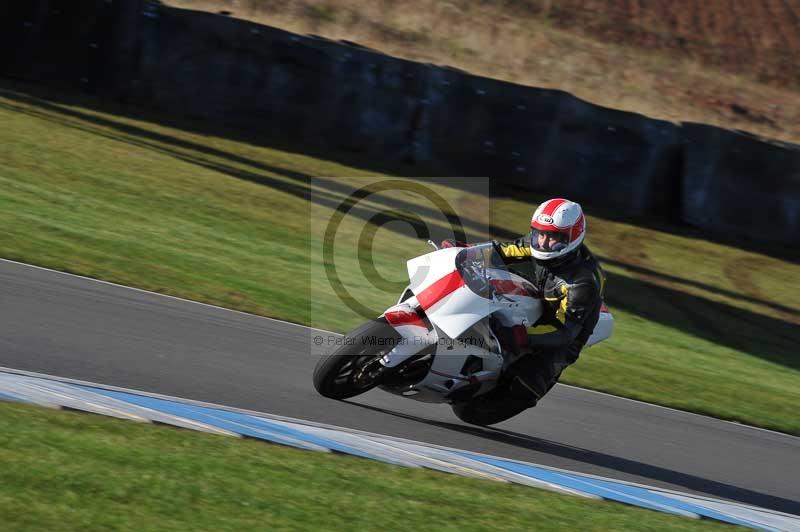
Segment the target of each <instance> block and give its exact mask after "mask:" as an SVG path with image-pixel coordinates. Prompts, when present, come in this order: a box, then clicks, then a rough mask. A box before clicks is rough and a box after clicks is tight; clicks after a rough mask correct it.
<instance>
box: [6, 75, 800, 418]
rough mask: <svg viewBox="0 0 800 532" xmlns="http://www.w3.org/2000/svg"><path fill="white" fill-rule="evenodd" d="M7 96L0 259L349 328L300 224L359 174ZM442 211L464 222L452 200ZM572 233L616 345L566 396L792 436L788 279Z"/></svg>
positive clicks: (380, 304)
mask: <svg viewBox="0 0 800 532" xmlns="http://www.w3.org/2000/svg"><path fill="white" fill-rule="evenodd" d="M6 86H7V87H11V88H12V89H14V90H6V89H0V121H1V122H2V123H3V124H5V126H6V127H4V128H2V129H0V165H2V167H1V168H2V169H1V170H0V224H2V227H3V228H4V231H3V232H2V233H0V256H2V257H5V258H9V259H14V260H19V261H23V262H29V263H33V264H38V265H42V266H46V267H50V268H55V269H59V270H64V271H70V272H74V273H78V274H82V275H87V276H90V277H96V278H102V279H106V280H110V281H114V282H118V283H122V284H128V285H132V286H136V287H140V288H144V289H148V290H155V291H158V292H162V293H167V294H172V295H177V296H181V297H186V298H189V299H194V300H198V301H203V302H208V303H214V304H218V305H222V306H226V307H230V308H234V309H239V310H243V311H248V312H252V313H256V314H261V315H266V316H272V317H277V318H282V319H286V320H290V321H294V322H297V323H303V324H312V325H314V326H316V327H320V328H326V329H333V330H338V331H346V330H349V329H351V328H352V327H354V326H355V325H357V324H358V323H360V322H361V321H363V319H362V318H361V317H359V316H358V315H356V314H355V313H353V312H349V311H348V310H347V309H346V308H344V306H343V305H342V304H341V302H340V301H339V299H338V298H337V297H336V295H335V294H334V293H333V291H332V290H331V288H330V286H329V285H328V284H327V283H326V282H325V280H324V279H323V278H322V277H321V276H319V275H316V274H315V272H317V271H319V268H320V265H321V262H322V260H321V255H320V254H319V253H316V252H315V251H314V250H313V241H312V238H311V230H310V228H311V223H312V220H311V217H312V216H311V213H312V206H313V209H314V213H315V215H314V216H315V217H314V221H315V223H318V222H319V218H318V216H322V217H323V218H325V217H330V216H331V215H332V213H333V210H334V208H335V207H336V205H338V203H339V202H340V201H341V200H342V199H343V192H342V190H343V189H342V187H343V186H345V185H351V186H354V185H355V184H357V183H358V182H359V179H360V178H361V179H363V178H365V177H367V176H370V175H374V173H368V172H365V171H363V170H359V169H358V168H355V167H346V166H343V165H341V164H336V163H332V162H329V161H326V160H324V159H322V158H313V157H310V156H306V155H298V154H294V153H290V152H286V151H280V150H278V149H274V148H268V147H259V146H254V145H251V144H247V143H243V142H238V141H235V140H230V139H226V138H222V137H220V136H211V135H208V134H205V133H198V132H197V131H198V130H199V128H198V127H196V126H197V124H195V123H192V122H189V121H186V122H181V123H180V127H173V126H174V124H173V126H165V125H160V124H159V123H157V121H158V120H160V118H158V117H155V116H150V115H147V114H138V115H137V114H136V112H134V111H133V110H131V109H129V108H124V107H114V106H105V107H103V106H101V105H100V104H99V103H98V102H95V101H93V100H91V99H88V98H84V97H79V96H74V97H73V96H64V95H60V97H62V103H54V102H53V101H48V100H46V99H42V98H38V97H35V96H31V95H26V94H24V93H23V92H21V91H22V90H27V91H34V92H37V91H38V92H40V93H42V90H41V89H36V88H34V87H30V86H24V85H10V84H9V83H6ZM51 94H52V93H51ZM70 98H73V100H72V101H71V102H70V101H69V100H70ZM103 105H105V104H103ZM98 106H99V107H98ZM124 115H136V116H138V118H131V117H125V116H124ZM311 176H351V177H348V178H344V177H341V178H335V179H334V178H330V177H320V178H314V179H312V178H311ZM441 194H442V195H443V196H445V198H446V199H447V200H448V201H449V202H450V203H451V204H453V205H456V206H460V208H461V209H462V211H463V212H464V213H466V215H468V216H473V217H477V215H475V213H472V214H470V211H469V207H470V206H471V205H473V204H474V202H475V201H476V197H475V196H474V195H473V194H472V193H470V192H469V191H465V190H462V189H459V188H447V187H443V188H442V189H441ZM370 201H372V202H374V203H375V204H376V205H378V206H379V207H380V206H381V205H382V202H385V201H387V200H385V199H382V198H381V197H374V198H372V199H371V200H370ZM532 207H533V205H532V200H530V199H525V200H517V199H510V198H499V199H494V200H493V201H492V202H491V212H490V213H489V214H490V216H489V218H490V221H491V224H492V226H493V232H494V235H495V236H498V235H500V236H502V235H509V234H514V233H515V232H519V233H522V232H524V231H525V230H526V229H525V225H526V221H527V219H528V217H529V216H530V212H531V209H532ZM588 212H589V213H593V210H592V208H591V206H588ZM423 218H424V220H425V221H426V222H430V223H431V224H436V223H437V222H436V221H435V220H433V219H431V218H430V217H426V216H423ZM475 221H476V222H481V221H482V222H484V223H487V225H488V222H489V220H475ZM363 225H364V223H363V222H362V221H361V220H358V219H349V218H348V219H347V220H346V221H345V222H344V223H343V224H342V229H341V234H342V235H343V236H345V237H346V236H347V235H352V236H353V238H352V240H353V241H355V240H356V239H355V235H357V234H358V231H359V230H360V229H362V228H363ZM475 225H476V227H479V226H480V223H476V224H475ZM589 228H590V229H589V230H590V236H589V244H590V246H591V247H592V249H594V250H595V251H596V252H598V254H599V255H600V256H601V258H602V259H603V261H604V264H605V265H606V266H607V268H608V271H609V283H608V301H609V303H610V305H611V306H612V309H613V310H614V312H615V317H616V319H617V329H616V331H615V334H614V336H613V337H612V339H611V340H609V341H608V342H606V343H604V344H601V345H599V346H597V347H593V348H591V349H589V350H586V351H585V352H584V354H583V355H582V356H581V360H580V361H579V363H578V364H576V365H575V366H573V367H571V368H570V369H569V370H568V371H567V372H566V373H565V375H564V381H565V382H568V383H572V384H577V385H580V386H585V387H589V388H593V389H597V390H603V391H607V392H610V393H614V394H618V395H623V396H628V397H634V398H638V399H642V400H645V401H650V402H654V403H658V404H664V405H668V406H672V407H676V408H682V409H687V410H692V411H695V412H701V413H707V414H711V415H714V416H717V417H720V418H724V419H731V420H736V421H741V422H744V423H748V424H752V425H757V426H761V427H766V428H771V429H775V430H780V431H783V432H788V433H792V434H800V419H798V417H797V416H796V415H795V413H794V408H793V405H795V404H797V403H798V401H800V359H798V357H797V353H796V346H797V345H798V341H800V333H799V332H798V331H800V328H799V327H798V325H799V324H800V303H799V302H800V286H798V283H796V281H795V280H796V279H798V278H800V266H799V265H798V264H797V263H794V262H791V261H785V260H780V259H777V258H774V257H772V256H768V255H763V254H759V253H755V252H751V251H747V250H745V249H739V248H734V247H730V246H726V245H722V244H718V243H713V242H708V241H704V240H701V239H699V238H697V237H694V236H690V235H687V234H685V230H684V229H682V228H677V227H663V228H661V229H653V228H645V227H640V226H637V225H635V224H632V223H623V222H619V221H612V220H609V219H605V218H602V217H598V216H590V218H589ZM490 236H492V235H490V234H488V233H483V232H481V230H480V229H476V230H475V231H473V233H472V234H471V235H470V237H471V238H472V239H473V240H480V239H488V238H490ZM371 249H372V250H373V251H374V257H375V260H376V267H377V269H378V270H379V271H381V272H386V273H387V275H390V276H391V277H393V278H394V279H402V278H403V276H404V269H405V260H406V259H407V258H409V257H411V256H416V255H419V254H421V253H423V252H425V251H426V250H427V247H426V245H425V244H422V243H421V242H420V241H419V240H417V239H415V238H412V237H411V236H410V235H408V234H402V233H398V232H396V231H391V230H389V229H387V228H382V229H378V230H377V232H376V235H375V242H374V245H373V246H372V247H371ZM359 251H363V250H361V249H354V251H353V252H352V253H349V254H344V255H343V256H339V257H337V268H338V269H339V271H340V272H342V275H343V279H344V282H345V283H348V284H349V288H350V289H351V290H352V291H353V292H354V293H356V294H358V295H359V297H361V298H364V299H366V300H369V301H372V302H373V303H374V304H375V305H376V308H385V307H388V306H389V305H391V304H392V303H393V301H394V300H395V298H396V293H387V292H382V291H380V290H378V289H376V288H374V287H372V286H370V285H368V284H365V283H360V282H359V280H361V279H363V276H362V275H361V274H360V273H359V272H360V269H361V265H360V263H359V261H358V260H357V259H358V252H359ZM312 303H313V306H314V309H313V312H312V309H311V306H312ZM309 378H310V376H309Z"/></svg>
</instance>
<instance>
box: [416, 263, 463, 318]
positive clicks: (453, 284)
mask: <svg viewBox="0 0 800 532" xmlns="http://www.w3.org/2000/svg"><path fill="white" fill-rule="evenodd" d="M462 286H464V279H462V278H461V275H460V274H459V273H458V272H457V271H453V272H450V273H448V274H447V275H445V276H444V277H442V278H441V279H439V280H438V281H436V282H435V283H433V284H432V285H430V286H429V287H428V288H426V289H425V290H423V291H422V292H420V293H419V294H417V301H419V305H420V306H421V307H422V308H423V309H424V310H428V309H429V308H431V307H432V306H433V305H435V304H436V303H437V302H438V301H439V300H441V299H443V298H445V297H447V296H448V295H450V294H451V293H453V292H455V291H456V290H458V289H459V288H461V287H462Z"/></svg>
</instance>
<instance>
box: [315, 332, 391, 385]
mask: <svg viewBox="0 0 800 532" xmlns="http://www.w3.org/2000/svg"><path fill="white" fill-rule="evenodd" d="M399 339H400V335H399V334H398V333H397V331H395V330H394V329H393V328H392V327H391V326H390V325H389V324H388V323H386V320H384V319H383V318H379V319H377V320H373V321H370V322H367V323H365V324H364V325H362V326H361V327H359V328H358V329H355V330H354V331H352V332H349V333H347V334H346V335H344V338H343V339H342V340H343V342H342V345H341V346H340V347H338V348H336V349H335V350H334V351H332V352H331V353H329V354H327V355H325V356H323V357H322V358H320V359H319V361H318V362H317V365H316V367H315V368H314V388H315V389H316V390H317V392H319V394H320V395H323V396H325V397H329V398H331V399H347V398H348V397H354V396H356V395H359V394H362V393H364V392H366V391H368V390H371V389H372V388H374V387H375V386H378V385H379V384H380V383H381V378H382V377H383V374H384V372H385V371H386V368H384V367H383V366H382V365H381V364H380V359H381V358H383V356H384V355H385V354H386V353H388V352H389V351H391V350H392V348H394V346H396V345H397V341H398V340H399Z"/></svg>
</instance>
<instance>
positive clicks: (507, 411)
mask: <svg viewBox="0 0 800 532" xmlns="http://www.w3.org/2000/svg"><path fill="white" fill-rule="evenodd" d="M531 406H533V404H531V402H530V401H525V400H522V399H511V398H507V397H504V398H499V397H497V398H494V399H492V398H483V397H473V398H472V399H470V400H469V401H464V402H463V403H455V404H454V405H453V413H454V414H455V415H456V417H457V418H458V419H460V420H461V421H463V422H464V423H469V424H470V425H480V426H482V427H483V426H486V425H494V424H495V423H500V422H501V421H505V420H507V419H510V418H512V417H514V416H516V415H517V414H519V413H520V412H522V411H524V410H527V409H528V408H530V407H531Z"/></svg>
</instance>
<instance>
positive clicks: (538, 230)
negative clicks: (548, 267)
mask: <svg viewBox="0 0 800 532" xmlns="http://www.w3.org/2000/svg"><path fill="white" fill-rule="evenodd" d="M585 236H586V218H585V217H584V215H583V209H581V206H580V205H578V204H577V203H575V202H573V201H569V200H566V199H563V198H555V199H549V200H547V201H545V202H543V203H542V204H541V205H539V207H538V208H537V209H536V211H535V212H534V213H533V217H531V254H532V255H533V257H534V258H535V259H537V260H540V261H553V259H558V258H561V257H564V256H565V255H568V254H570V253H571V252H572V251H574V250H576V249H577V248H578V246H580V245H581V243H582V242H583V238H584V237H585Z"/></svg>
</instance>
